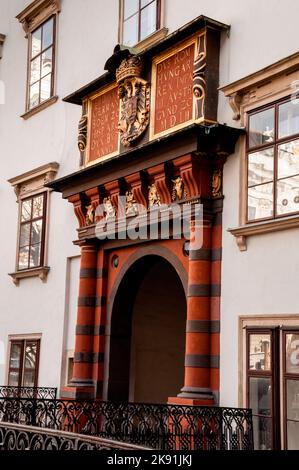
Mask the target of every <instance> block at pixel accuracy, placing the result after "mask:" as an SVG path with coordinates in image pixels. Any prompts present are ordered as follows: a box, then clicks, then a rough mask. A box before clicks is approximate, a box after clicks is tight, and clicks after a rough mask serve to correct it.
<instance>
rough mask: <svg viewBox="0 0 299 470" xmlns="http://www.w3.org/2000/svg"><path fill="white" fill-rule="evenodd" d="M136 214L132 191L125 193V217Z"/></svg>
mask: <svg viewBox="0 0 299 470" xmlns="http://www.w3.org/2000/svg"><path fill="white" fill-rule="evenodd" d="M137 214H138V205H137V202H136V201H135V199H134V195H133V192H132V191H130V190H129V191H127V192H126V215H127V216H134V215H137Z"/></svg>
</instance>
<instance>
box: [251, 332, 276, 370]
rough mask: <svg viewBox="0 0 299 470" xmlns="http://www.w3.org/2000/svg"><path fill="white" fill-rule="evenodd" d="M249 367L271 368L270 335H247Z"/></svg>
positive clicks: (252, 368)
mask: <svg viewBox="0 0 299 470" xmlns="http://www.w3.org/2000/svg"><path fill="white" fill-rule="evenodd" d="M249 369H250V370H270V369H271V335H269V334H251V335H249Z"/></svg>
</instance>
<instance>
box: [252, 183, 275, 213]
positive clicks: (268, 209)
mask: <svg viewBox="0 0 299 470" xmlns="http://www.w3.org/2000/svg"><path fill="white" fill-rule="evenodd" d="M272 216H273V183H267V184H261V185H260V186H254V187H252V188H249V189H248V220H256V219H264V218H267V217H272Z"/></svg>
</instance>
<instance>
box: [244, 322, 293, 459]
mask: <svg viewBox="0 0 299 470" xmlns="http://www.w3.org/2000/svg"><path fill="white" fill-rule="evenodd" d="M238 322H239V324H238V404H239V406H240V407H244V408H246V407H247V393H248V389H247V334H248V329H250V330H254V331H255V332H256V331H258V330H261V331H262V330H267V329H274V328H276V329H278V330H279V344H280V347H279V353H278V357H279V385H278V390H279V408H280V414H279V422H280V444H281V450H284V449H285V448H286V428H285V418H286V409H285V386H284V379H285V371H284V358H285V356H284V351H283V347H284V332H285V331H286V330H287V331H289V330H298V331H299V313H297V314H296V313H294V314H273V315H271V314H269V315H267V314H252V315H240V316H239V317H238Z"/></svg>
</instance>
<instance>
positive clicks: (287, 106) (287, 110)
mask: <svg viewBox="0 0 299 470" xmlns="http://www.w3.org/2000/svg"><path fill="white" fill-rule="evenodd" d="M278 113H279V114H278V138H279V139H281V138H283V137H287V136H288V135H293V134H298V132H299V102H298V100H291V101H288V102H287V103H283V104H281V105H280V106H279V111H278Z"/></svg>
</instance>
